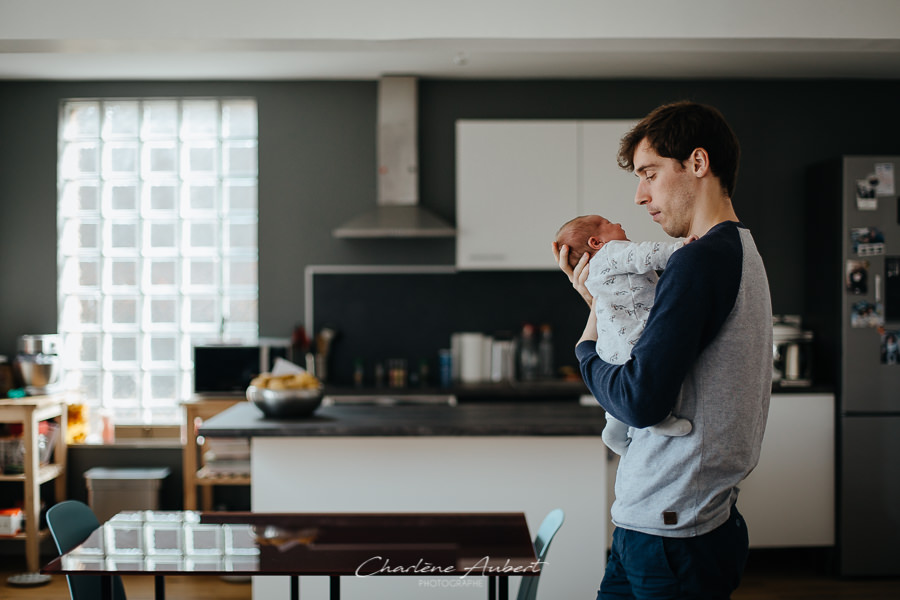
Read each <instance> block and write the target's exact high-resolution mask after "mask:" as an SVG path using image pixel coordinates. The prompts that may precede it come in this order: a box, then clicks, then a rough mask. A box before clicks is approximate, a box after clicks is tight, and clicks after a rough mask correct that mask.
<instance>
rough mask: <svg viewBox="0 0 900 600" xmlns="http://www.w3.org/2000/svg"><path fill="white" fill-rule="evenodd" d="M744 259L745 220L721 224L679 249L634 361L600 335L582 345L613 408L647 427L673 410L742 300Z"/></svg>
mask: <svg viewBox="0 0 900 600" xmlns="http://www.w3.org/2000/svg"><path fill="white" fill-rule="evenodd" d="M742 264H743V245H742V243H741V238H740V235H739V233H738V226H737V224H736V223H723V224H720V225H717V226H716V227H714V228H713V229H711V230H710V231H709V232H708V233H707V234H706V235H704V236H703V237H702V238H700V239H699V240H697V241H695V242H693V243H691V244H689V245H687V246H685V247H684V248H682V249H681V250H679V251H678V252H676V253H675V254H673V255H672V258H671V260H670V261H669V264H668V266H667V268H666V270H665V271H664V272H663V274H662V276H661V277H660V278H659V283H658V285H657V288H656V298H655V301H654V306H653V309H652V310H651V311H650V317H649V318H648V320H647V325H646V327H645V328H644V332H643V334H642V335H641V339H640V340H638V343H637V344H635V346H634V349H633V351H632V353H631V359H629V360H628V362H626V363H625V364H622V365H613V364H609V363H607V362H604V361H603V360H602V359H600V357H598V356H597V353H596V350H595V344H594V342H589V341H586V342H582V343H581V344H579V345H578V347H577V348H576V349H575V354H576V356H577V357H578V361H579V364H580V367H581V375H582V377H583V378H584V382H585V384H586V385H587V386H588V388H589V389H590V390H591V393H593V395H594V397H595V398H596V399H597V401H598V402H599V403H600V405H601V406H603V408H604V409H605V410H606V411H607V412H609V413H610V414H611V415H612V416H614V417H615V418H617V419H619V420H620V421H622V422H623V423H626V424H628V425H630V426H632V427H638V428H643V427H649V426H651V425H655V424H657V423H659V422H660V421H662V420H663V419H664V418H665V417H666V416H667V415H668V414H669V413H670V412H671V411H672V409H673V408H674V406H675V402H676V401H677V399H678V392H679V390H680V389H681V384H682V382H683V381H684V378H685V376H686V375H687V373H688V371H689V370H690V368H691V366H692V365H693V364H694V362H695V361H696V360H697V357H698V356H699V355H700V353H701V352H702V351H703V349H704V348H706V346H707V345H709V343H710V342H711V341H712V340H713V339H714V338H715V336H716V334H717V333H718V332H719V330H720V329H721V327H722V324H723V323H724V322H725V319H726V318H727V317H728V315H729V314H730V313H731V310H732V309H733V307H734V303H735V300H736V299H737V294H738V289H739V287H740V283H741V274H742Z"/></svg>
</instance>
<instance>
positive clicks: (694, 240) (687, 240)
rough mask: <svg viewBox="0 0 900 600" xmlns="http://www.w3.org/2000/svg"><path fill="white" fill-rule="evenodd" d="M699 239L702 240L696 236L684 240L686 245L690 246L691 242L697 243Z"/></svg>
mask: <svg viewBox="0 0 900 600" xmlns="http://www.w3.org/2000/svg"><path fill="white" fill-rule="evenodd" d="M699 239H700V238H699V237H697V236H696V235H692V236H689V237H687V238H685V240H684V245H685V246H687V245H688V244H690V243H691V242H696V241H697V240H699Z"/></svg>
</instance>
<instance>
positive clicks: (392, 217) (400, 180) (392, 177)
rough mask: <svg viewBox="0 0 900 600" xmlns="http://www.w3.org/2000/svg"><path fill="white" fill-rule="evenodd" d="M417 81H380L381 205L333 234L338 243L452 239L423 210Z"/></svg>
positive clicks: (440, 222) (449, 229) (438, 220)
mask: <svg viewBox="0 0 900 600" xmlns="http://www.w3.org/2000/svg"><path fill="white" fill-rule="evenodd" d="M418 118H419V117H418V94H417V79H416V78H415V77H396V76H394V77H382V78H381V79H379V80H378V123H377V130H376V135H377V138H378V146H377V152H378V157H377V158H378V165H377V177H378V190H377V194H378V196H377V203H376V204H377V205H376V207H375V209H374V210H372V211H368V212H365V213H363V214H362V215H359V216H358V217H355V218H353V219H351V220H350V221H347V222H346V223H344V224H343V225H341V226H340V227H338V228H337V229H335V230H334V231H333V234H334V236H335V237H338V238H397V237H402V238H416V237H429V238H433V237H453V236H455V235H456V229H455V228H454V227H453V226H452V225H450V224H449V223H447V222H446V221H444V220H443V219H441V218H440V217H438V216H437V215H436V214H434V213H433V212H431V211H429V210H427V209H425V208H423V207H422V206H420V205H419V149H418V125H419V123H418Z"/></svg>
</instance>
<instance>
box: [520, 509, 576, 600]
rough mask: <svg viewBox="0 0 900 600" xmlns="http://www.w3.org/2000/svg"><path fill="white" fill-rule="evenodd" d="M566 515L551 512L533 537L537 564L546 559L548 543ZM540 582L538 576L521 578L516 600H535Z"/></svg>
mask: <svg viewBox="0 0 900 600" xmlns="http://www.w3.org/2000/svg"><path fill="white" fill-rule="evenodd" d="M565 518H566V515H565V513H564V512H563V511H562V509H561V508H557V509H554V510H551V511H550V512H549V513H548V514H547V516H546V517H544V522H543V523H541V526H540V527H539V528H538V532H537V535H536V536H535V537H534V554H535V556H537V559H538V561H539V562H543V561H544V559H545V558H546V557H547V550H549V549H550V542H552V541H553V536H554V535H556V532H557V531H559V528H560V527H562V524H563V521H564V520H565ZM539 581H540V575H538V576H536V577H523V578H522V583H521V584H520V585H519V595H518V596H516V600H535V598H537V587H538V582H539Z"/></svg>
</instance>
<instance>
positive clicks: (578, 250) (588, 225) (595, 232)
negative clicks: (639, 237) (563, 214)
mask: <svg viewBox="0 0 900 600" xmlns="http://www.w3.org/2000/svg"><path fill="white" fill-rule="evenodd" d="M627 239H628V238H627V237H625V230H624V229H622V226H621V225H619V224H618V223H610V222H609V220H607V219H605V218H604V217H601V216H600V215H586V216H583V217H575V218H574V219H572V220H571V221H569V222H568V223H566V224H564V225H563V226H562V227H560V228H559V231H557V232H556V243H557V245H559V246H562V245H563V244H565V245H566V246H568V247H569V265H570V266H571V267H573V268H574V267H575V265H577V264H578V261H579V260H580V259H581V257H582V256H583V255H585V254H587V255H588V256H593V255H594V253H595V252H597V250H599V249H600V248H602V247H603V245H604V244H606V242H611V241H613V240H627Z"/></svg>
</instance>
